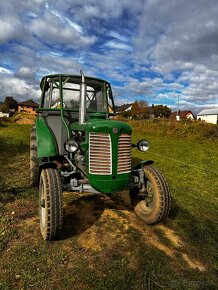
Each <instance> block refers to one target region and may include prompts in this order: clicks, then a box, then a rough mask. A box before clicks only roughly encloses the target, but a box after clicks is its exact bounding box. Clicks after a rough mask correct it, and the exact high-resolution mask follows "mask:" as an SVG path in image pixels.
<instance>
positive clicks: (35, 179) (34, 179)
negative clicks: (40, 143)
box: [30, 126, 39, 186]
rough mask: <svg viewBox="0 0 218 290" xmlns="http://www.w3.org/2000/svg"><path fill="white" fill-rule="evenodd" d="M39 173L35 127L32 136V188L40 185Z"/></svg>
mask: <svg viewBox="0 0 218 290" xmlns="http://www.w3.org/2000/svg"><path fill="white" fill-rule="evenodd" d="M38 172H39V165H38V160H37V142H36V126H33V127H32V130H31V134H30V184H31V185H32V186H37V185H38Z"/></svg>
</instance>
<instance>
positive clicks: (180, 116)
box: [170, 110, 195, 121]
mask: <svg viewBox="0 0 218 290" xmlns="http://www.w3.org/2000/svg"><path fill="white" fill-rule="evenodd" d="M170 119H171V120H177V121H179V120H195V117H194V115H193V113H192V111H190V110H187V111H180V110H179V111H178V112H173V113H172V114H171V115H170Z"/></svg>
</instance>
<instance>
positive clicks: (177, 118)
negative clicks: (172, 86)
mask: <svg viewBox="0 0 218 290" xmlns="http://www.w3.org/2000/svg"><path fill="white" fill-rule="evenodd" d="M176 120H177V121H179V120H180V115H179V94H178V101H177V115H176Z"/></svg>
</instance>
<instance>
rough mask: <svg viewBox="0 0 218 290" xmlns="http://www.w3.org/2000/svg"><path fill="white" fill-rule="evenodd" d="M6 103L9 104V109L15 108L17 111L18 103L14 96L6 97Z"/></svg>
mask: <svg viewBox="0 0 218 290" xmlns="http://www.w3.org/2000/svg"><path fill="white" fill-rule="evenodd" d="M4 104H6V105H8V109H9V110H13V109H15V111H17V107H18V104H17V101H16V100H15V99H14V98H13V97H9V96H8V97H5V101H4Z"/></svg>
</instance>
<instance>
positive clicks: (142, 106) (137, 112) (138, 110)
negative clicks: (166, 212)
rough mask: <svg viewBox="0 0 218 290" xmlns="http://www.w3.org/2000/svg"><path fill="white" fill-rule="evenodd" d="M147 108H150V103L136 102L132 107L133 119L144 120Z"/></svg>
mask: <svg viewBox="0 0 218 290" xmlns="http://www.w3.org/2000/svg"><path fill="white" fill-rule="evenodd" d="M147 107H148V103H147V102H146V101H143V100H139V101H138V100H135V102H134V103H133V105H132V109H131V115H132V117H133V119H138V118H140V119H141V118H143V116H144V113H145V112H146V108H147Z"/></svg>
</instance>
